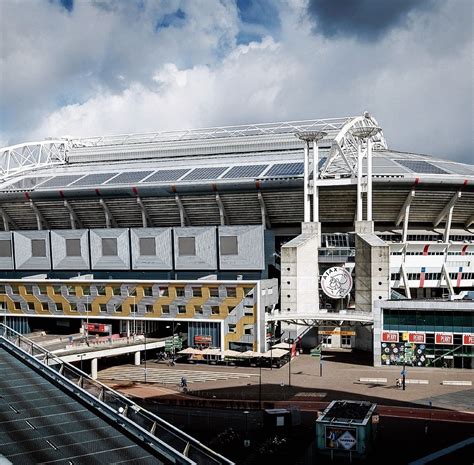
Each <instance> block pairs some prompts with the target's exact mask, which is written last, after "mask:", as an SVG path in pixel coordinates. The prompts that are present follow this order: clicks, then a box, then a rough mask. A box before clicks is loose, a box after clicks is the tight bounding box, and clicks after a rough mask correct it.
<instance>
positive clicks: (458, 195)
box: [433, 191, 461, 228]
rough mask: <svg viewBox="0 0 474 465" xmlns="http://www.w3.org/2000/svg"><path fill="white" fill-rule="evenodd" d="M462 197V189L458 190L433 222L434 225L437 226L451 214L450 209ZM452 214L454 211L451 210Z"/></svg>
mask: <svg viewBox="0 0 474 465" xmlns="http://www.w3.org/2000/svg"><path fill="white" fill-rule="evenodd" d="M460 198H461V191H458V192H456V193H455V194H454V195H453V196H452V197H451V200H450V201H449V202H448V203H447V204H446V205H445V207H444V208H443V210H442V211H441V213H440V214H439V215H438V216H437V218H436V220H435V221H434V222H433V226H434V227H435V228H436V227H437V226H438V225H439V224H440V223H441V221H443V220H444V218H445V217H446V216H449V211H450V210H451V209H453V208H454V205H456V202H457V201H458V199H460ZM451 214H452V212H451Z"/></svg>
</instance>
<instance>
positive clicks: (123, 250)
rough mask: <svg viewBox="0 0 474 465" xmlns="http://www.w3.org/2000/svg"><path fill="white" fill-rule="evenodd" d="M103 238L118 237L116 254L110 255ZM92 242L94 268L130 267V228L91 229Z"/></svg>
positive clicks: (117, 268)
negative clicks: (105, 248)
mask: <svg viewBox="0 0 474 465" xmlns="http://www.w3.org/2000/svg"><path fill="white" fill-rule="evenodd" d="M103 239H116V245H117V247H116V254H110V255H108V253H109V251H106V250H104V242H103ZM90 242H91V260H92V269H93V270H129V269H130V248H129V239H128V229H91V230H90Z"/></svg>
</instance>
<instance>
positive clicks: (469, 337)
mask: <svg viewBox="0 0 474 465" xmlns="http://www.w3.org/2000/svg"><path fill="white" fill-rule="evenodd" d="M462 343H463V345H465V346H474V334H463V335H462Z"/></svg>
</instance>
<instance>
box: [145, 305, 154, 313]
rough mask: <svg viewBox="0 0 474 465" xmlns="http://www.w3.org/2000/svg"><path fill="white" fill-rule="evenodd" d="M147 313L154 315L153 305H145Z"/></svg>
mask: <svg viewBox="0 0 474 465" xmlns="http://www.w3.org/2000/svg"><path fill="white" fill-rule="evenodd" d="M145 313H153V305H152V304H146V305H145Z"/></svg>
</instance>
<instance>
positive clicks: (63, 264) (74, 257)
mask: <svg viewBox="0 0 474 465" xmlns="http://www.w3.org/2000/svg"><path fill="white" fill-rule="evenodd" d="M51 253H52V259H53V269H54V270H89V269H90V261H89V234H88V231H87V230H86V229H70V230H67V229H65V230H56V231H51Z"/></svg>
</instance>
